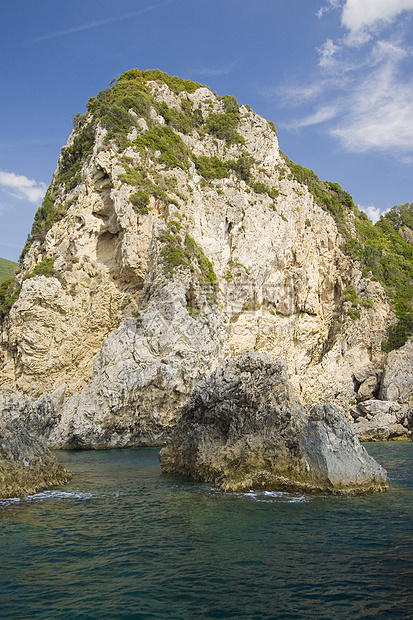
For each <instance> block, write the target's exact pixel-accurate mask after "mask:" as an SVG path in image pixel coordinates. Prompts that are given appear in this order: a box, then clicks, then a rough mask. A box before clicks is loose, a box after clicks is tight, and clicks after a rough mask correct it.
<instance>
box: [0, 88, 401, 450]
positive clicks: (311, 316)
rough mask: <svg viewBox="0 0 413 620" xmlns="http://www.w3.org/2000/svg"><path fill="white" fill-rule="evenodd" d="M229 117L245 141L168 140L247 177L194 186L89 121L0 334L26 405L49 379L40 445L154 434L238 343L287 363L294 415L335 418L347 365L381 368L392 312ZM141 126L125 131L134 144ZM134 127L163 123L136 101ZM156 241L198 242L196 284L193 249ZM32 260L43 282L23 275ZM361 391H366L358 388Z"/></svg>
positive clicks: (254, 122) (303, 193) (212, 102)
mask: <svg viewBox="0 0 413 620" xmlns="http://www.w3.org/2000/svg"><path fill="white" fill-rule="evenodd" d="M148 87H149V90H150V91H151V94H152V95H153V97H154V98H155V99H156V101H158V102H164V103H166V104H167V105H168V106H170V107H171V108H173V109H175V110H177V111H179V110H182V109H183V106H184V104H186V105H188V103H190V104H191V105H193V108H194V110H198V111H199V112H202V114H203V115H204V118H207V117H208V114H209V113H210V112H211V111H215V112H216V111H217V110H219V109H221V108H222V102H221V101H220V100H219V99H218V98H217V96H216V95H214V93H212V92H211V91H210V90H209V89H207V88H204V87H203V88H199V89H197V90H196V91H195V92H194V93H186V92H185V91H183V92H181V93H180V94H176V93H174V92H172V91H171V90H170V89H169V88H168V86H167V85H166V84H160V83H158V82H150V83H149V84H148ZM239 112H240V121H239V124H238V127H237V131H238V133H239V135H240V136H241V137H242V139H243V141H244V144H242V143H241V142H240V143H236V144H233V143H232V144H227V143H226V142H225V140H221V139H218V138H216V137H215V136H212V135H208V134H206V135H202V136H201V135H200V134H199V133H198V132H197V130H196V129H194V130H193V131H192V132H191V133H187V134H181V133H179V132H177V131H176V132H175V133H176V134H177V136H178V135H179V138H180V139H181V140H182V141H183V142H184V143H185V147H186V148H187V149H188V151H189V152H190V153H191V157H192V158H194V157H196V158H202V157H205V158H218V159H219V160H221V161H223V162H228V161H236V160H238V158H247V159H250V158H251V161H252V162H253V163H252V165H251V170H250V174H251V179H253V180H254V183H255V185H254V186H251V185H248V183H247V182H246V181H245V180H244V179H243V178H240V177H239V176H237V174H235V172H231V173H228V177H225V178H217V179H213V180H207V179H205V178H204V177H202V175H201V174H200V173H199V170H198V169H197V168H196V166H195V163H194V160H193V159H190V160H189V163H188V166H187V167H185V166H184V167H175V168H168V167H167V166H166V165H165V164H161V163H159V153H158V152H151V151H150V150H147V151H145V152H142V149H139V148H137V147H135V146H128V147H127V148H126V149H125V150H124V151H120V150H119V149H118V148H117V147H116V146H115V145H114V144H104V138H105V130H104V129H103V128H102V127H101V126H98V128H97V130H96V134H95V143H94V147H93V152H92V154H91V155H90V157H89V158H88V159H87V161H85V163H84V165H83V168H82V170H81V174H80V173H79V176H80V177H81V181H80V182H79V184H78V186H77V187H75V188H72V189H70V190H66V189H65V187H64V186H62V187H61V188H60V190H59V191H60V194H59V201H60V202H61V203H62V204H63V205H64V207H65V209H67V213H66V215H65V216H64V217H63V218H62V219H61V220H60V221H58V222H56V223H55V224H54V225H53V226H52V227H51V228H50V230H49V231H48V232H47V234H46V236H45V238H44V240H42V241H37V240H36V241H35V242H34V243H33V244H32V246H31V248H30V250H29V251H28V252H27V254H26V256H25V258H24V261H23V265H22V272H21V274H20V275H19V278H20V281H22V290H21V293H20V296H19V298H18V300H17V302H16V303H15V304H14V306H13V307H12V309H11V312H10V315H9V318H8V319H7V321H5V323H4V325H3V326H2V329H1V330H0V370H1V375H0V385H2V386H8V387H10V388H13V389H17V390H20V391H23V392H24V393H26V394H28V395H29V396H31V397H33V398H37V397H39V396H40V395H41V394H44V393H52V392H54V391H56V390H59V389H60V388H61V386H62V385H65V386H66V388H65V399H66V400H65V403H64V405H63V406H62V407H61V408H60V409H59V414H60V418H59V420H57V421H56V424H54V425H53V429H51V432H50V433H49V436H50V442H51V444H52V445H54V446H60V447H62V446H67V445H73V446H76V445H79V446H84V447H86V446H93V445H96V446H115V445H116V446H121V445H141V444H145V443H148V442H149V443H152V442H159V441H162V437H163V435H164V430H165V429H166V431H167V429H168V427H169V426H170V425H171V424H173V423H174V422H175V420H176V419H177V417H178V415H179V410H180V407H181V406H182V405H183V404H184V403H185V402H186V400H187V399H188V397H189V395H190V393H191V391H192V389H193V388H194V386H195V385H196V383H197V382H198V381H200V380H202V379H203V378H205V377H206V376H208V375H209V374H210V373H211V372H212V371H213V370H214V369H215V368H216V367H217V366H218V365H220V364H221V363H222V360H223V359H225V357H228V356H230V355H237V354H238V353H239V352H240V351H243V350H246V349H251V350H256V351H260V352H262V353H268V354H270V355H272V356H273V357H274V358H278V357H282V358H283V359H286V361H287V363H288V367H289V369H290V374H291V381H292V383H293V385H294V388H295V389H296V391H297V393H298V394H299V396H300V398H301V399H302V401H303V403H304V404H305V405H306V406H307V407H311V406H312V405H314V404H315V403H319V402H332V403H334V404H335V405H336V406H337V407H338V408H339V409H340V411H342V412H343V413H345V414H346V412H348V411H349V408H350V406H353V405H355V403H356V393H355V389H354V382H353V372H354V369H355V368H359V367H369V366H374V367H378V366H379V365H380V364H381V363H382V362H383V360H384V354H383V352H382V350H381V340H382V339H383V337H384V335H385V332H386V328H387V325H388V321H389V317H390V316H391V310H390V307H389V304H388V300H387V297H386V295H385V292H384V290H383V288H382V287H381V286H380V285H379V284H378V283H377V282H372V281H370V280H369V279H368V278H364V277H363V275H362V273H361V271H360V269H359V268H358V266H357V264H356V263H354V262H353V261H351V260H350V259H349V258H348V257H347V256H345V255H344V253H343V252H342V251H341V249H340V246H341V243H342V241H343V238H342V236H341V235H340V233H339V231H338V229H337V226H336V224H335V222H334V220H333V218H332V217H331V216H330V214H329V213H327V212H326V211H324V210H323V209H322V208H321V207H320V206H318V205H317V204H316V203H315V202H314V199H313V197H312V195H311V194H310V192H309V191H308V189H307V187H306V186H304V185H302V184H300V183H299V182H298V181H297V180H295V179H294V178H293V176H292V175H291V174H290V171H289V169H288V165H287V163H286V161H285V159H284V158H283V156H282V154H281V153H280V150H279V147H278V139H277V135H276V133H275V132H274V131H273V129H272V128H271V126H270V125H269V124H268V123H267V121H265V120H264V119H262V118H261V117H259V116H258V115H257V114H255V113H254V112H252V111H251V110H249V109H248V108H247V107H244V106H240V108H239ZM141 121H142V122H139V124H138V126H137V127H136V128H134V136H135V137H136V136H137V135H138V134H139V135H140V136H141V138H142V139H144V138H145V135H146V132H148V131H149V127H148V124H147V123H146V121H145V120H144V119H141ZM148 122H149V121H148ZM150 123H152V126H154V127H157V128H158V129H159V127H162V126H163V125H164V124H165V120H164V119H163V117H162V116H160V115H159V114H156V111H155V110H154V109H153V113H152V116H151V121H150ZM76 131H77V130H75V131H74V133H73V134H72V136H71V137H70V139H69V142H68V145H69V146H70V144H72V143H73V140H74V139H75V137H76V135H77V134H76ZM133 139H134V138H133V136H131V140H133ZM60 164H61V162H60V163H59V166H60ZM59 166H58V169H57V172H56V174H57V175H58V173H59ZM142 170H144V172H145V174H146V175H147V180H148V181H150V183H152V184H153V185H156V186H157V187H158V190H159V191H160V189H161V188H164V189H165V192H167V194H168V196H167V201H166V202H165V200H162V199H160V198H159V197H156V196H155V195H151V196H150V199H149V203H148V205H147V207H145V208H144V209H141V210H139V212H138V213H137V212H136V210H135V209H134V207H133V204H132V200H133V199H132V196H133V195H134V194H136V192H137V191H139V183H138V184H137V185H133V173H134V171H135V172H136V171H138V172H139V171H142ZM257 183H258V186H257ZM254 187H255V188H257V187H258V188H259V187H261V188H262V187H268V188H270V189H271V190H272V195H271V196H270V195H269V194H268V193H267V192H265V191H264V192H263V191H261V190H260V191H258V190H257V191H255V189H254ZM162 191H163V190H162ZM165 192H164V193H165ZM310 224H311V225H310ZM350 224H351V222H350ZM350 224H349V225H350ZM168 235H169V237H168ZM171 237H173V240H174V241H173V242H174V243H176V244H177V245H176V246H175V250H177V252H178V254H179V252H181V254H182V252H184V251H185V243H186V241H187V239H191V240H192V241H193V242H194V243H195V244H196V247H197V248H198V250H199V251H200V250H202V252H203V256H204V258H206V259H208V260H209V261H210V262H211V265H212V268H213V272H214V275H215V276H216V280H215V281H214V289H213V291H211V290H210V287H209V289H208V286H205V277H204V276H205V274H203V276H202V274H201V273H200V272H199V269H198V266H197V264H196V260H195V259H194V258H193V256H194V253H193V252H192V257H191V259H188V261H187V262H186V263H185V262H181V264H173V265H172V266H171V265H170V264H168V252H169V250H170V247H169V246H170V243H169V242H168V238H169V239H170V238H171ZM192 241H191V243H192ZM168 243H169V246H168ZM168 247H169V250H168ZM172 258H174V257H172ZM49 259H53V261H54V270H55V272H56V273H57V276H58V277H46V276H44V275H37V276H35V277H30V278H28V279H24V278H26V277H27V276H29V275H30V276H32V275H33V269H34V268H35V266H36V265H39V264H40V263H41V262H43V261H45V260H49ZM169 259H170V257H169ZM175 259H176V254H175ZM178 263H179V261H178ZM204 263H205V261H204ZM350 283H351V284H352V285H353V286H354V287H355V289H356V290H357V294H358V296H359V299H360V301H365V302H367V301H368V302H369V303H368V304H367V303H365V304H361V305H360V319H357V320H353V319H352V318H350V316H349V314H348V312H347V311H346V308H345V307H344V306H343V304H342V296H343V292H344V291H345V289H346V287H347V286H348V285H349V284H350ZM209 284H210V283H209ZM372 390H373V386H370V384H369V385H367V384H366V385H365V386H364V387H363V390H362V392H363V398H368V397H370V396H371V395H372V393H373V392H372Z"/></svg>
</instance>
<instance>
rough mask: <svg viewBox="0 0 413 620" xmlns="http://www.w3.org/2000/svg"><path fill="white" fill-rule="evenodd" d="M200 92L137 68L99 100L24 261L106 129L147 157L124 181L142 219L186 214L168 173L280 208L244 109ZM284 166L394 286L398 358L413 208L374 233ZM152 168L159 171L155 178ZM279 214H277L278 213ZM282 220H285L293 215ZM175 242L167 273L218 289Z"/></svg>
mask: <svg viewBox="0 0 413 620" xmlns="http://www.w3.org/2000/svg"><path fill="white" fill-rule="evenodd" d="M164 84H166V85H167V86H168V87H169V89H170V90H171V91H172V93H175V94H176V95H179V96H180V98H179V99H178V100H177V101H176V102H175V103H174V105H173V106H171V105H168V104H167V103H166V102H165V101H160V100H158V99H160V98H161V97H158V98H155V96H153V95H154V90H155V91H156V89H157V88H158V87H159V89H162V86H163V85H164ZM201 86H202V84H200V83H198V82H192V81H189V80H181V79H180V78H178V77H176V76H169V75H167V74H166V73H163V72H162V71H159V70H149V71H139V70H138V69H132V70H130V71H127V72H126V73H124V74H123V75H121V76H120V77H119V79H117V80H114V81H113V83H112V84H111V86H110V87H109V88H107V89H105V90H103V91H101V92H100V93H99V94H98V95H97V97H92V98H91V99H90V100H89V101H88V104H87V112H86V113H85V114H83V115H80V114H78V115H76V117H75V118H74V125H75V131H74V133H73V135H72V137H71V140H70V142H69V144H68V146H65V147H63V149H62V152H61V156H60V159H59V164H58V168H57V171H56V174H55V175H54V177H53V181H52V183H51V185H50V187H49V189H48V190H47V192H46V196H45V198H44V201H43V203H42V205H41V207H40V208H39V209H38V211H37V213H36V215H35V218H34V223H33V227H32V231H31V234H30V236H29V238H28V241H27V243H26V246H25V248H24V249H23V252H22V256H21V258H23V257H24V254H25V252H26V251H27V250H28V248H29V247H30V245H31V244H32V243H33V242H34V241H40V242H42V241H43V240H44V238H45V236H46V234H47V232H48V230H49V229H50V228H51V226H52V225H53V224H55V223H56V222H58V221H59V220H61V219H62V218H63V217H64V216H65V215H66V213H67V210H68V208H69V206H70V204H72V202H73V200H75V199H76V195H77V190H76V188H77V186H78V185H79V184H80V183H81V181H82V167H83V166H84V164H85V163H86V162H87V161H88V158H89V157H90V156H91V154H92V152H93V149H94V146H95V143H96V135H97V133H96V132H97V130H98V128H103V129H104V130H105V131H106V136H105V138H104V140H103V148H109V145H111V146H112V147H113V148H114V149H115V150H118V152H119V154H120V155H121V153H122V151H124V150H125V149H126V148H127V147H133V148H134V149H135V152H136V151H138V152H139V154H140V162H139V163H137V162H136V158H135V159H131V158H129V159H128V158H126V157H125V156H123V157H122V158H121V161H122V163H124V168H125V172H124V173H123V174H122V175H121V176H120V180H121V181H122V182H124V183H127V184H128V185H131V186H132V187H133V190H132V191H131V195H130V198H129V200H130V203H131V205H132V206H133V208H134V209H135V211H136V212H137V214H138V216H142V215H145V214H146V213H147V212H148V209H149V205H150V200H151V197H153V198H154V199H155V200H156V201H160V202H162V203H164V205H166V206H168V205H170V204H174V205H176V207H179V204H178V201H177V200H176V197H178V198H182V195H180V194H178V193H176V192H177V189H176V188H173V187H172V186H171V187H169V186H167V179H166V177H167V174H165V172H166V173H168V171H171V170H173V169H177V168H178V169H181V170H184V171H187V170H189V169H190V167H191V166H192V165H193V164H195V167H196V170H197V172H198V173H199V174H200V175H201V176H202V177H203V178H204V179H205V182H206V183H208V182H210V181H212V180H214V179H222V178H227V177H229V176H230V175H231V174H232V175H235V176H236V177H237V178H238V179H241V180H243V181H245V182H246V183H247V184H248V185H249V188H250V189H251V190H252V191H253V192H255V193H256V194H267V195H268V196H269V197H270V198H271V199H272V200H273V201H274V202H275V201H276V200H277V197H278V189H276V188H274V187H273V186H271V185H270V184H267V183H266V182H263V179H264V177H263V176H262V175H261V176H260V177H259V178H258V179H257V178H254V175H253V173H252V169H253V168H252V166H253V165H254V163H255V162H254V159H253V158H252V157H251V156H250V155H248V153H247V152H246V149H245V146H244V140H243V138H242V137H241V136H240V134H239V133H238V129H239V123H240V120H241V114H240V108H239V105H238V102H237V100H236V99H235V98H234V97H231V96H228V95H226V96H224V97H220V98H218V100H216V99H215V103H214V102H213V101H212V99H211V100H210V101H209V105H208V100H204V103H203V104H202V109H201V107H199V108H197V107H196V105H195V104H194V102H193V101H192V100H191V97H190V95H191V94H192V93H194V92H195V91H196V90H197V89H198V88H200V87H201ZM168 102H169V99H168ZM202 110H203V111H202ZM204 115H205V118H204ZM272 127H273V129H274V131H275V127H274V126H273V125H272ZM194 131H196V132H197V134H196V135H198V136H200V137H201V138H202V137H203V136H205V135H206V134H209V135H210V136H212V137H213V138H214V139H215V142H217V140H222V141H224V142H225V143H226V144H227V146H231V145H239V146H238V159H236V158H234V159H231V160H226V161H225V158H222V159H220V158H219V157H216V156H212V157H208V156H206V155H198V156H195V155H194V154H193V153H192V152H191V150H190V148H189V147H188V146H187V143H186V142H188V140H187V139H186V138H185V135H186V134H191V133H192V132H194ZM188 143H189V144H190V141H189V142H188ZM284 157H285V160H286V163H287V164H288V167H289V168H290V170H291V173H292V175H293V177H294V178H295V179H297V180H298V181H299V182H300V183H304V184H305V185H307V187H308V188H309V190H310V192H311V193H312V194H313V196H314V199H315V201H316V202H317V203H318V204H319V205H320V206H321V207H322V208H323V209H325V210H326V211H327V212H329V213H330V214H331V215H332V216H333V218H334V219H335V222H336V224H337V227H338V230H339V232H340V233H341V234H342V235H343V237H344V244H343V249H344V251H345V252H346V253H347V254H348V255H349V256H351V257H352V258H354V259H357V260H358V261H359V262H360V264H361V268H362V270H363V272H364V273H365V275H367V274H369V273H370V272H371V273H372V275H373V277H375V278H377V280H379V281H380V282H381V283H382V284H383V286H384V287H385V289H386V291H387V293H388V295H389V297H390V299H391V300H392V301H393V304H394V309H395V312H396V315H397V317H398V323H397V325H395V326H394V327H392V328H391V329H390V330H389V334H388V338H387V341H386V342H385V343H383V348H384V349H385V350H391V349H392V348H395V347H399V346H401V345H402V344H403V343H404V342H405V341H406V339H407V338H408V336H409V335H410V334H412V333H413V309H412V300H413V267H412V265H413V245H412V243H413V241H412V237H413V222H412V220H413V215H412V204H410V205H409V204H406V205H402V206H400V207H394V208H393V209H392V210H391V211H390V212H389V213H388V214H386V215H385V216H383V217H382V218H381V219H380V221H379V222H377V223H376V224H375V225H373V224H372V223H371V222H370V220H369V219H368V218H367V216H366V215H365V214H364V213H362V212H361V211H360V210H359V209H358V208H357V207H356V206H355V204H354V202H353V199H352V197H351V196H350V194H349V193H348V192H346V191H345V190H343V189H342V188H341V187H340V185H339V184H338V183H333V182H325V181H321V180H320V179H319V178H318V176H317V175H316V174H315V173H314V172H313V171H312V170H308V169H306V168H304V167H303V166H300V165H298V164H295V163H294V162H293V161H291V160H289V159H288V157H286V156H284ZM148 161H151V162H153V163H155V164H156V165H155V166H152V168H151V169H150V170H149V169H148V166H147V162H148ZM264 172H265V170H264ZM286 173H287V171H286V169H282V170H280V176H279V179H280V180H281V179H282V178H283V176H285V174H286ZM264 180H265V179H264ZM218 191H219V192H221V191H222V190H218ZM170 193H172V194H174V196H175V198H173V197H171V196H170V195H169V194H170ZM184 198H185V197H184ZM271 208H273V209H275V208H276V207H275V205H274V204H273V205H271ZM280 217H282V218H283V219H285V215H284V214H280ZM305 225H306V227H311V221H310V219H308V218H307V220H306V222H305ZM168 235H169V237H170V238H169V237H168V238H166V237H165V239H164V243H165V247H164V249H163V251H162V256H163V259H164V263H165V267H166V268H167V269H174V268H175V267H177V266H178V265H186V266H189V267H191V268H192V269H193V268H194V267H199V269H200V271H201V274H202V279H203V280H204V281H205V282H210V283H211V282H214V281H215V280H214V276H215V274H214V273H213V269H212V265H210V264H208V261H207V259H206V258H205V257H204V255H203V253H202V251H201V250H199V248H198V246H196V244H195V245H194V243H195V242H194V243H192V241H193V240H192V241H191V238H190V237H188V236H186V237H185V239H184V240H183V241H182V243H181V242H179V241H178V240H177V237H176V235H174V234H173V233H172V232H171V233H168ZM198 250H199V251H198ZM204 258H205V260H204ZM45 268H46V267H45ZM49 275H50V274H49ZM9 289H10V284H9V285H7V286H6V287H5V288H4V290H3V289H2V292H1V295H2V297H1V299H0V302H1V304H2V307H3V308H4V309H3V310H2V312H3V313H4V312H7V311H8V310H7V308H8V306H9V301H8V300H9V299H10V298H11V296H12V295H14V294H15V293H13V289H12V288H11V289H10V290H9ZM6 293H7V294H6ZM1 300H3V301H1ZM355 318H357V316H356V315H355Z"/></svg>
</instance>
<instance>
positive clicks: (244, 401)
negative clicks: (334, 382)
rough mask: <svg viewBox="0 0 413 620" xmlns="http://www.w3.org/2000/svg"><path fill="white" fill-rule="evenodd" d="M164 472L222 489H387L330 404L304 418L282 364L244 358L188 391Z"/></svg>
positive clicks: (262, 357)
mask: <svg viewBox="0 0 413 620" xmlns="http://www.w3.org/2000/svg"><path fill="white" fill-rule="evenodd" d="M159 459H160V463H161V466H162V468H163V470H164V471H165V472H169V473H173V472H175V473H181V474H187V475H190V476H192V477H194V478H195V479H198V480H204V481H207V482H212V483H214V484H216V485H217V486H218V487H219V488H221V489H222V490H224V491H247V490H250V489H267V490H294V489H297V490H301V491H324V492H325V491H327V492H330V493H334V494H342V493H367V492H374V491H383V490H385V489H386V488H387V476H386V472H385V470H384V469H383V468H382V467H380V465H378V464H377V463H376V461H375V460H374V459H373V458H371V457H370V456H369V455H368V454H367V452H366V450H365V449H364V448H363V447H362V446H361V444H360V442H359V440H358V438H357V436H356V435H355V434H354V432H353V431H352V429H351V426H350V425H349V423H348V422H347V421H346V419H345V418H344V416H343V415H342V414H341V413H340V412H339V411H338V410H337V409H335V408H334V407H333V406H332V405H319V406H315V407H313V409H312V410H311V413H310V415H307V414H306V412H305V410H304V408H303V406H302V405H301V402H300V401H299V399H298V398H297V396H296V394H295V392H294V389H293V386H292V384H291V383H290V381H289V379H288V375H287V366H286V363H285V362H284V361H282V360H277V361H275V362H274V361H273V360H272V358H271V357H270V356H268V355H264V354H260V353H253V352H247V353H244V354H242V355H241V356H239V357H238V358H236V359H233V360H231V361H229V362H228V363H227V364H226V365H224V366H223V367H221V368H218V369H217V370H216V371H215V372H214V373H213V374H212V375H211V376H210V377H209V378H208V379H207V380H206V381H205V382H201V383H200V384H199V385H198V386H197V387H196V388H195V390H194V391H193V393H192V396H191V399H190V401H189V403H188V404H187V405H185V406H184V407H183V409H182V417H181V418H180V420H179V421H178V423H177V425H176V427H175V429H174V431H173V432H172V435H171V438H170V439H169V441H168V443H167V445H166V447H165V448H163V449H162V450H161V452H160V454H159Z"/></svg>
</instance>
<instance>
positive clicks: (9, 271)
mask: <svg viewBox="0 0 413 620" xmlns="http://www.w3.org/2000/svg"><path fill="white" fill-rule="evenodd" d="M18 267H19V265H18V264H17V263H13V261H11V260H7V259H6V258H0V284H2V282H4V281H5V280H8V279H9V278H12V277H13V276H14V274H15V272H16V270H17V269H18Z"/></svg>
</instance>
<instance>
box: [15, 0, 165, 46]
mask: <svg viewBox="0 0 413 620" xmlns="http://www.w3.org/2000/svg"><path fill="white" fill-rule="evenodd" d="M172 1H173V0H165V2H161V3H160V4H154V5H152V6H148V7H146V8H144V9H140V10H139V11H133V12H132V13H126V14H125V15H113V16H112V17H108V18H106V19H98V20H95V21H93V22H89V23H87V24H79V25H78V26H73V27H72V28H65V29H63V30H56V31H55V32H49V33H48V34H45V35H42V36H40V37H36V38H35V39H31V40H30V41H28V42H27V45H33V44H35V43H41V42H42V41H47V40H48V39H56V38H58V37H63V36H65V35H68V34H74V33H76V32H82V31H83V30H90V29H91V28H99V27H100V26H106V25H107V24H112V23H114V22H120V21H124V20H126V19H131V18H133V17H138V16H139V15H144V14H145V13H149V12H150V11H155V10H156V9H160V8H162V7H164V6H166V5H168V4H171V2H172Z"/></svg>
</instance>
